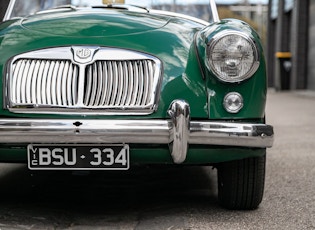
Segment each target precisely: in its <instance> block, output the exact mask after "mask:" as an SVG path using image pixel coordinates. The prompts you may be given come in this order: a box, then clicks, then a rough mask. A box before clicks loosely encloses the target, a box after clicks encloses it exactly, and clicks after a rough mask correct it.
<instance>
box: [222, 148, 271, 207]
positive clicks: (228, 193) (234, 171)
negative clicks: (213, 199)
mask: <svg viewBox="0 0 315 230" xmlns="http://www.w3.org/2000/svg"><path fill="white" fill-rule="evenodd" d="M217 169H218V197H219V203H220V204H221V205H222V206H223V207H225V208H227V209H242V210H249V209H256V208H257V207H258V206H259V204H260V203H261V201H262V198H263V193H264V185H265V169H266V154H265V155H264V156H261V157H253V158H247V159H242V160H237V161H231V162H224V163H220V164H219V165H218V167H217Z"/></svg>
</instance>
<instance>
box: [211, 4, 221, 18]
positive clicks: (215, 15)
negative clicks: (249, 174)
mask: <svg viewBox="0 0 315 230" xmlns="http://www.w3.org/2000/svg"><path fill="white" fill-rule="evenodd" d="M210 8H211V11H212V18H213V22H220V18H219V14H218V9H217V4H216V3H215V0H210Z"/></svg>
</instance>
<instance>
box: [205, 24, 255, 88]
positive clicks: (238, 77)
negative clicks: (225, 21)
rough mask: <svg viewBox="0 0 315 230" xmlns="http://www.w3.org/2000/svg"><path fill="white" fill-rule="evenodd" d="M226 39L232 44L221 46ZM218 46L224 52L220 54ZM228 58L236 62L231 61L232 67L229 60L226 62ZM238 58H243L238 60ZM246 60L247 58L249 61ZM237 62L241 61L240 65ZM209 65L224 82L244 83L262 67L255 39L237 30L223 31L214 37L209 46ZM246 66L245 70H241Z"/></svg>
mask: <svg viewBox="0 0 315 230" xmlns="http://www.w3.org/2000/svg"><path fill="white" fill-rule="evenodd" d="M224 39H225V40H227V41H228V42H230V44H226V45H224V44H223V45H222V44H220V43H222V42H224V41H225V40H224ZM239 43H241V44H243V45H246V47H245V48H244V46H241V45H240V44H239ZM218 46H221V49H222V48H223V49H224V50H221V52H219V51H220V49H219V48H218ZM233 48H234V50H233ZM235 48H236V49H237V50H236V49H235ZM228 49H230V50H228ZM233 52H234V53H233ZM226 56H228V57H229V56H231V57H232V59H233V58H234V60H232V61H230V66H229V63H227V62H228V60H226V59H227V58H226ZM237 56H241V57H238V58H236V57H237ZM220 58H222V60H219V59H220ZM224 58H226V59H224ZM244 58H247V60H246V59H244ZM237 60H238V61H239V63H238V65H236V64H235V62H236V61H237ZM233 61H234V62H233ZM246 61H247V63H246ZM215 62H217V63H215ZM218 62H221V64H222V63H223V65H218ZM224 63H225V65H224ZM242 64H243V65H242ZM207 65H208V68H209V69H210V70H211V71H212V73H213V74H214V75H215V76H216V77H217V78H218V79H219V80H221V81H223V82H228V83H236V82H242V81H244V80H246V79H248V78H250V77H252V76H253V74H254V73H255V72H256V71H257V69H258V67H259V65H260V55H259V49H258V47H257V45H256V43H255V41H254V39H253V38H252V37H251V36H249V35H248V34H246V33H244V32H240V31H236V30H225V31H221V32H219V33H218V34H216V35H215V36H213V38H212V39H211V40H210V41H209V43H208V44H207ZM244 66H245V70H244V69H241V68H242V67H244ZM224 68H225V71H224ZM229 71H230V72H229ZM233 71H234V72H233ZM242 71H243V72H242ZM235 72H238V74H235ZM229 73H230V75H229Z"/></svg>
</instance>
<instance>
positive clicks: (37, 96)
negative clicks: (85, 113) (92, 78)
mask: <svg viewBox="0 0 315 230" xmlns="http://www.w3.org/2000/svg"><path fill="white" fill-rule="evenodd" d="M12 70H13V74H12V76H11V77H12V81H11V83H12V84H11V85H10V86H11V87H10V90H11V101H12V102H13V103H14V104H34V105H51V106H74V105H75V104H76V103H77V98H78V76H79V68H78V66H77V65H74V64H72V63H71V61H64V60H59V61H49V60H30V59H19V60H17V61H16V62H15V63H14V64H13V68H12Z"/></svg>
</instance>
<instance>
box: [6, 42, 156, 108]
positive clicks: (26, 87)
mask: <svg viewBox="0 0 315 230" xmlns="http://www.w3.org/2000/svg"><path fill="white" fill-rule="evenodd" d="M161 77H162V74H161V63H160V61H159V60H158V59H157V58H155V57H153V56H149V55H147V54H142V53H138V52H134V51H128V50H122V49H113V48H100V47H62V48H52V49H45V50H39V51H34V52H30V53H26V54H22V55H19V56H16V57H14V58H13V59H12V60H11V61H10V62H9V64H8V68H7V79H6V84H5V87H6V89H5V92H6V95H5V97H6V99H7V100H6V101H7V108H8V109H9V110H10V111H12V112H20V113H80V114H82V113H83V114H84V113H88V114H91V113H95V114H149V113H152V112H153V111H154V110H156V108H157V103H158V98H159V91H160V85H161Z"/></svg>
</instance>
